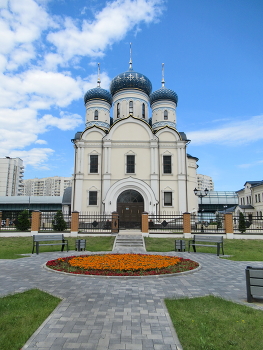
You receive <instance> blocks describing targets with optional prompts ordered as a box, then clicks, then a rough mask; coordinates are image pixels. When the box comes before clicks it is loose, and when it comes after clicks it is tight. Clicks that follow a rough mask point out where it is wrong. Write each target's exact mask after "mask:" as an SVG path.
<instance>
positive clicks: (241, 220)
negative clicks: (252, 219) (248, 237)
mask: <svg viewBox="0 0 263 350" xmlns="http://www.w3.org/2000/svg"><path fill="white" fill-rule="evenodd" d="M238 230H239V231H240V232H241V233H244V232H246V222H245V217H244V215H243V213H241V212H240V213H239V223H238Z"/></svg>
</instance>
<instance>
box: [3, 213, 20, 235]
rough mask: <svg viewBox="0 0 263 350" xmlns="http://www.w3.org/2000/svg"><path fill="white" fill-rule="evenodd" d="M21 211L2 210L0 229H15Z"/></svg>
mask: <svg viewBox="0 0 263 350" xmlns="http://www.w3.org/2000/svg"><path fill="white" fill-rule="evenodd" d="M20 213H21V211H8V212H7V211H6V212H2V220H1V229H2V230H4V231H15V230H16V225H15V224H16V221H17V218H18V215H19V214H20Z"/></svg>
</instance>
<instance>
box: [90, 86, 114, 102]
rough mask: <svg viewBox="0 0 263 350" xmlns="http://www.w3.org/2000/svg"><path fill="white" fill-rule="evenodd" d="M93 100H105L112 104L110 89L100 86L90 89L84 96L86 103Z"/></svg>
mask: <svg viewBox="0 0 263 350" xmlns="http://www.w3.org/2000/svg"><path fill="white" fill-rule="evenodd" d="M91 100H103V101H106V102H108V103H109V104H110V105H112V96H111V94H110V93H109V91H108V90H105V89H102V88H101V87H100V86H98V87H96V88H94V89H90V90H88V91H87V92H86V94H85V96H84V103H85V104H86V103H87V102H88V101H91Z"/></svg>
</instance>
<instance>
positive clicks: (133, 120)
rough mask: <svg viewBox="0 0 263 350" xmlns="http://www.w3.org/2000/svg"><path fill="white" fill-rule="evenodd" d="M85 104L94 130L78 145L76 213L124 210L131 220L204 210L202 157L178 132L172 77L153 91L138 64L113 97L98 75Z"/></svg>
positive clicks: (114, 85)
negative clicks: (145, 214) (200, 183)
mask: <svg viewBox="0 0 263 350" xmlns="http://www.w3.org/2000/svg"><path fill="white" fill-rule="evenodd" d="M163 72H164V70H163ZM84 102H85V107H86V128H85V130H84V131H83V132H78V133H76V135H75V138H74V139H73V140H72V142H73V143H74V147H75V163H74V175H73V186H72V206H71V208H72V211H79V212H100V213H111V212H114V211H117V212H118V213H119V216H120V219H122V220H131V221H134V220H136V218H137V219H138V218H139V216H140V215H141V213H142V212H143V211H146V212H148V213H153V214H160V213H162V212H166V213H169V212H170V213H173V214H181V213H183V212H193V211H196V212H197V210H198V202H197V197H196V196H195V194H194V188H195V187H196V186H197V175H196V169H197V161H198V159H197V158H196V157H192V156H190V155H189V154H187V145H188V144H189V142H190V141H189V140H188V139H187V137H186V135H185V133H183V132H179V131H178V130H177V128H176V108H177V102H178V97H177V94H176V93H175V92H174V91H173V90H170V89H168V88H166V87H165V82H164V73H163V79H162V87H161V88H160V89H159V90H157V91H154V92H152V84H151V82H150V80H149V79H148V78H147V77H146V76H145V75H143V74H141V73H138V72H135V71H134V70H133V67H132V60H131V59H130V63H129V70H128V71H126V72H124V73H121V74H119V75H117V76H116V77H115V78H114V79H113V80H112V82H111V85H110V92H109V91H107V90H105V89H102V88H101V87H100V74H98V86H97V87H96V88H94V89H91V90H89V91H87V93H86V94H85V96H84ZM111 113H112V117H111Z"/></svg>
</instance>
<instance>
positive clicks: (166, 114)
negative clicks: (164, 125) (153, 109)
mask: <svg viewBox="0 0 263 350" xmlns="http://www.w3.org/2000/svg"><path fill="white" fill-rule="evenodd" d="M163 119H164V120H168V112H167V111H166V110H165V111H164V113H163Z"/></svg>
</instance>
